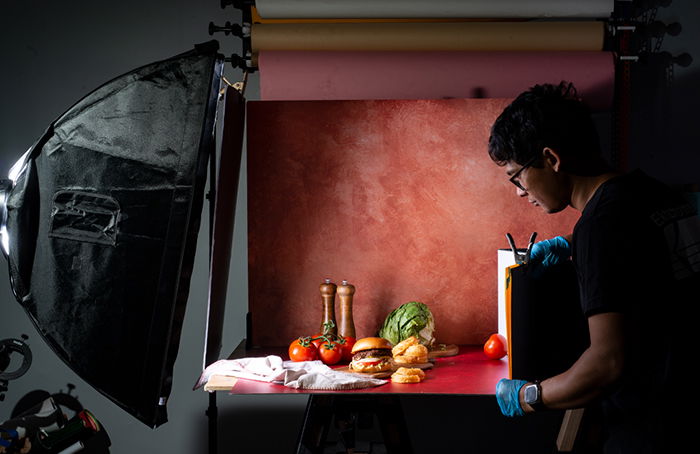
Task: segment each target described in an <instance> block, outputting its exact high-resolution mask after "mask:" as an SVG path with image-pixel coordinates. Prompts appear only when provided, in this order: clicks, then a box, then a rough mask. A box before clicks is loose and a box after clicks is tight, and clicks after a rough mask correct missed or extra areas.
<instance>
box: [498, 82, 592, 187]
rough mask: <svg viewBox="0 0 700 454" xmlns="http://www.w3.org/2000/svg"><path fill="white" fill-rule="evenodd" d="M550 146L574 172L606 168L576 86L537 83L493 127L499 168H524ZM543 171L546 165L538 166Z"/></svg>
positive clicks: (588, 172)
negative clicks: (510, 164) (517, 166)
mask: <svg viewBox="0 0 700 454" xmlns="http://www.w3.org/2000/svg"><path fill="white" fill-rule="evenodd" d="M545 147H549V148H551V149H553V150H555V151H556V152H557V153H559V155H560V156H561V157H562V165H563V166H565V167H564V168H565V169H566V170H567V171H568V172H570V173H573V174H590V173H595V172H596V171H597V170H599V169H600V168H601V164H602V159H601V155H600V142H599V140H598V133H597V131H596V128H595V124H594V123H593V119H592V118H591V113H590V110H589V109H588V106H587V105H586V104H585V103H584V102H583V101H581V99H580V98H579V97H578V94H577V92H576V88H575V87H574V85H573V84H572V83H569V82H564V81H562V82H561V83H560V84H559V85H552V84H542V85H535V86H534V87H532V88H530V89H529V90H527V91H525V92H524V93H521V94H520V95H519V96H518V97H517V98H516V99H515V100H514V101H513V102H512V103H511V104H510V105H509V106H508V107H506V108H505V110H504V111H503V112H502V113H501V115H499V116H498V118H497V119H496V121H495V122H494V124H493V126H492V127H491V136H490V137H489V156H490V157H491V159H492V160H493V161H494V162H495V163H496V164H498V165H505V164H506V163H507V162H509V161H513V162H516V163H518V164H521V165H523V164H525V163H526V162H527V161H529V160H530V159H533V158H535V157H536V156H537V155H538V154H541V153H542V150H543V149H544V148H545ZM533 165H534V166H536V167H541V165H542V162H541V161H537V160H536V161H535V163H534V164H533Z"/></svg>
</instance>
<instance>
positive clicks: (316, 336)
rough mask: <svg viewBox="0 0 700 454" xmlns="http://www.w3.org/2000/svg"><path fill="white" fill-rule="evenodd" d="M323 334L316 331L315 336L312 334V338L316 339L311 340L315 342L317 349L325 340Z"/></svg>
mask: <svg viewBox="0 0 700 454" xmlns="http://www.w3.org/2000/svg"><path fill="white" fill-rule="evenodd" d="M321 336H323V334H321V333H316V334H314V335H313V336H311V339H314V340H312V341H311V343H312V344H314V345H315V346H316V349H317V350H318V349H319V348H321V344H322V343H323V341H324V339H323V338H321ZM316 338H319V339H316Z"/></svg>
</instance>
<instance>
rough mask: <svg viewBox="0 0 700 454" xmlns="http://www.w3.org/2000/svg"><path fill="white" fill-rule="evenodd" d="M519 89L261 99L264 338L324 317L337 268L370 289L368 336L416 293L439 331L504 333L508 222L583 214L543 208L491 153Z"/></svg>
mask: <svg viewBox="0 0 700 454" xmlns="http://www.w3.org/2000/svg"><path fill="white" fill-rule="evenodd" d="M509 101H510V100H508V99H448V100H437V101H435V100H416V101H405V100H401V101H319V102H268V101H250V102H248V103H247V109H248V110H247V118H248V123H247V131H248V135H247V138H248V142H247V157H248V161H247V166H246V170H247V181H248V205H247V206H248V276H249V280H248V282H249V284H248V288H249V291H248V294H249V303H248V307H249V312H250V313H251V314H252V315H251V329H250V331H249V336H250V339H251V342H252V343H253V345H261V346H273V345H275V346H280V345H289V342H291V341H290V339H295V338H296V337H298V336H300V335H303V333H309V332H311V331H310V330H316V329H317V327H318V325H317V323H318V320H320V319H321V295H320V294H319V291H318V285H319V284H320V283H321V282H322V280H323V279H324V278H331V279H333V280H334V282H336V283H339V282H340V280H341V279H348V280H349V281H350V282H351V283H352V284H353V285H354V286H355V288H356V289H357V291H356V292H355V296H354V300H353V320H354V322H355V329H356V331H357V337H364V336H373V335H375V333H376V332H377V329H378V328H379V327H380V326H381V324H382V323H383V321H384V319H385V318H386V316H387V314H388V313H389V312H390V311H391V310H393V309H395V308H396V307H397V306H399V305H400V304H403V303H406V302H408V301H421V302H423V303H425V304H427V305H428V306H429V307H430V308H431V311H432V312H433V316H434V317H435V327H436V337H437V338H438V341H439V342H444V343H448V344H481V343H483V342H484V340H486V338H487V337H488V335H489V334H491V333H493V332H496V330H497V326H498V321H497V315H498V307H497V301H498V292H497V282H498V281H497V270H496V266H497V260H496V254H495V251H496V250H497V249H499V248H502V247H507V242H506V238H505V233H506V232H510V233H511V234H512V235H513V238H514V239H515V241H516V244H521V243H525V242H526V241H527V239H528V238H529V236H530V234H531V233H532V232H533V231H537V232H538V235H539V236H540V237H541V238H551V237H552V236H554V235H556V234H559V232H570V231H571V229H572V227H573V225H574V224H575V222H576V219H577V218H578V215H579V214H578V213H577V212H576V211H575V210H573V209H567V210H564V211H563V212H561V213H557V214H556V215H549V214H546V213H544V211H543V210H541V209H540V208H537V207H533V206H532V205H530V204H529V203H527V200H525V199H524V198H522V197H518V195H517V194H516V188H515V186H513V185H512V184H511V183H510V182H509V181H508V176H507V175H506V173H505V170H504V169H503V167H499V166H497V165H496V164H494V162H493V161H491V159H490V158H489V156H488V152H487V143H488V137H489V131H490V128H491V125H492V124H493V121H494V120H495V119H496V117H497V116H498V115H499V114H500V113H501V112H502V111H503V108H504V107H505V106H506V105H508V103H509ZM250 333H252V334H250ZM300 333H302V334H300Z"/></svg>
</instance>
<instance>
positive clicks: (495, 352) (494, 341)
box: [484, 333, 508, 359]
mask: <svg viewBox="0 0 700 454" xmlns="http://www.w3.org/2000/svg"><path fill="white" fill-rule="evenodd" d="M484 353H485V354H486V356H488V357H489V358H490V359H501V358H503V357H504V356H506V353H508V343H507V342H506V338H505V337H503V336H501V335H500V334H498V333H495V334H492V335H491V336H490V337H489V338H488V340H487V341H486V343H485V344H484Z"/></svg>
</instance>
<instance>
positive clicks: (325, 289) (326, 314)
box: [319, 279, 338, 335]
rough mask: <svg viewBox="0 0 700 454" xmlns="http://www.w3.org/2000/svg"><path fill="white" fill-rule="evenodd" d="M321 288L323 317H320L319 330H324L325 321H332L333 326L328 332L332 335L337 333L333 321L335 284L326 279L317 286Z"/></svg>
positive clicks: (336, 327)
mask: <svg viewBox="0 0 700 454" xmlns="http://www.w3.org/2000/svg"><path fill="white" fill-rule="evenodd" d="M319 289H320V290H321V300H322V302H323V318H322V319H321V332H322V333H324V332H325V330H326V327H325V325H326V323H327V322H333V326H332V327H331V328H330V332H331V334H333V335H337V334H338V326H337V325H336V323H335V292H336V289H337V286H336V285H335V284H334V283H332V282H331V280H330V279H326V280H325V281H324V282H323V283H322V284H321V285H320V287H319Z"/></svg>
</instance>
